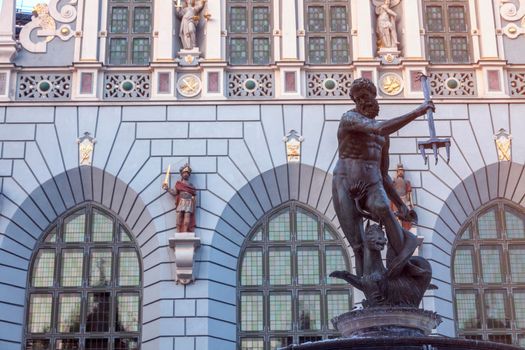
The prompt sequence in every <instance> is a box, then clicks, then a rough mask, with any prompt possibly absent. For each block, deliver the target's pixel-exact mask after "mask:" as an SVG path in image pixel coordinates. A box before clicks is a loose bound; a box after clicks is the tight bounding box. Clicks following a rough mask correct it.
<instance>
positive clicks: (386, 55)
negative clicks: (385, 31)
mask: <svg viewBox="0 0 525 350" xmlns="http://www.w3.org/2000/svg"><path fill="white" fill-rule="evenodd" d="M377 55H378V56H379V58H380V59H381V63H383V64H398V63H399V55H401V51H399V50H398V49H397V48H396V47H382V48H380V49H379V50H377Z"/></svg>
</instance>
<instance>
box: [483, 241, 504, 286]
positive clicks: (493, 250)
mask: <svg viewBox="0 0 525 350" xmlns="http://www.w3.org/2000/svg"><path fill="white" fill-rule="evenodd" d="M480 257H481V271H482V272H483V274H482V276H483V282H485V283H501V282H502V278H503V276H502V273H501V252H500V250H499V249H498V248H497V247H482V248H481V250H480Z"/></svg>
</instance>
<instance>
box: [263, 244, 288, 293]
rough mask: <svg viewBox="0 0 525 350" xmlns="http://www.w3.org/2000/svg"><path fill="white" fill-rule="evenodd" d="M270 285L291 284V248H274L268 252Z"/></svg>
mask: <svg viewBox="0 0 525 350" xmlns="http://www.w3.org/2000/svg"><path fill="white" fill-rule="evenodd" d="M268 260H269V264H270V271H269V272H270V284H272V285H285V284H291V283H292V281H291V279H292V274H291V265H292V261H291V256H290V249H289V248H273V249H270V251H269V252H268Z"/></svg>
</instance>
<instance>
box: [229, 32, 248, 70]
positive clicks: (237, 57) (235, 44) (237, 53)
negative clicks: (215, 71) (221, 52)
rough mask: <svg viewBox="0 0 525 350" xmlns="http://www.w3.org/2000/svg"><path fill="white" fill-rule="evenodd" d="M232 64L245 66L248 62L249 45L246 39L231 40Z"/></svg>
mask: <svg viewBox="0 0 525 350" xmlns="http://www.w3.org/2000/svg"><path fill="white" fill-rule="evenodd" d="M230 62H231V63H232V64H245V63H247V62H248V43H247V41H246V39H242V38H231V39H230Z"/></svg>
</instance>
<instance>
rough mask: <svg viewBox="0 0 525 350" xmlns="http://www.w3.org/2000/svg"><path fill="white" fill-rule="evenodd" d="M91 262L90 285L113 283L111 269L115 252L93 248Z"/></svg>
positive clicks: (99, 285)
mask: <svg viewBox="0 0 525 350" xmlns="http://www.w3.org/2000/svg"><path fill="white" fill-rule="evenodd" d="M90 260H91V264H90V268H89V285H90V286H92V287H103V286H109V285H110V283H111V277H112V276H111V271H112V260H113V253H112V252H111V250H102V249H97V250H92V251H91V258H90Z"/></svg>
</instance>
